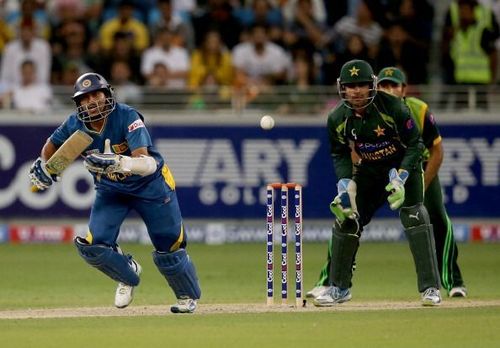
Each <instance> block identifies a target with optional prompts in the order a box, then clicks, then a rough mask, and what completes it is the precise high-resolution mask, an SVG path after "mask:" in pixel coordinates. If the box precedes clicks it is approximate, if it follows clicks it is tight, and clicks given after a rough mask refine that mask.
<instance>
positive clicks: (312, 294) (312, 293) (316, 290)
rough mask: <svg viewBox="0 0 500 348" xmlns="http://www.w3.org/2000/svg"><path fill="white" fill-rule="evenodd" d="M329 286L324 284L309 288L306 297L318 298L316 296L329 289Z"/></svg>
mask: <svg viewBox="0 0 500 348" xmlns="http://www.w3.org/2000/svg"><path fill="white" fill-rule="evenodd" d="M328 288H329V286H324V285H321V286H315V287H314V288H312V289H311V290H309V291H308V292H307V293H306V297H307V298H316V297H318V296H320V295H322V294H323V293H324V292H325V291H326V290H328Z"/></svg>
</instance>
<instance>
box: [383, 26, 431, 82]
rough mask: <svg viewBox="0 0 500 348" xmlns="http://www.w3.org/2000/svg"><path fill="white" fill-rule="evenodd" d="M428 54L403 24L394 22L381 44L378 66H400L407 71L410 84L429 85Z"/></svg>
mask: <svg viewBox="0 0 500 348" xmlns="http://www.w3.org/2000/svg"><path fill="white" fill-rule="evenodd" d="M427 62H428V52H427V50H426V49H425V48H424V47H422V46H421V45H419V44H418V43H417V42H416V41H415V40H413V39H412V37H411V36H410V35H409V34H408V32H407V31H406V30H405V29H404V27H403V24H402V22H400V21H394V22H393V23H391V24H390V25H389V27H388V28H387V29H386V31H385V34H384V38H383V39H382V41H381V43H380V49H379V53H378V55H377V58H376V64H375V65H376V66H378V67H386V66H398V67H401V69H403V70H405V71H407V76H408V84H410V85H415V84H425V83H427V82H428V81H427Z"/></svg>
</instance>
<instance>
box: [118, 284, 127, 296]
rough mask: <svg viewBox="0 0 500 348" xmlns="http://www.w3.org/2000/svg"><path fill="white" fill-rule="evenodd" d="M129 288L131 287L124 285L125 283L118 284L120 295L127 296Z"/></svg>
mask: <svg viewBox="0 0 500 348" xmlns="http://www.w3.org/2000/svg"><path fill="white" fill-rule="evenodd" d="M128 288H130V286H128V285H126V284H123V283H119V284H118V293H119V294H120V295H125V294H126V293H127V292H128V290H129V289H128Z"/></svg>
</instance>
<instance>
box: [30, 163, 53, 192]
mask: <svg viewBox="0 0 500 348" xmlns="http://www.w3.org/2000/svg"><path fill="white" fill-rule="evenodd" d="M29 178H30V181H31V184H32V185H33V186H34V187H36V189H37V190H39V191H43V190H46V189H48V188H49V187H50V186H51V185H52V183H53V182H54V181H58V180H59V177H58V176H57V175H55V174H50V173H49V172H48V171H47V168H46V166H45V162H44V161H43V160H42V158H41V157H38V158H37V159H36V160H35V162H33V164H32V165H31V167H30V173H29Z"/></svg>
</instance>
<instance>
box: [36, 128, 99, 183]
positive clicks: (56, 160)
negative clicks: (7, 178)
mask: <svg viewBox="0 0 500 348" xmlns="http://www.w3.org/2000/svg"><path fill="white" fill-rule="evenodd" d="M93 141H94V139H92V137H91V136H90V135H88V134H87V133H85V132H83V131H81V130H77V131H76V132H74V133H73V134H71V136H70V137H69V138H68V139H66V141H65V142H64V143H63V144H62V145H61V146H60V147H59V148H58V149H57V151H56V152H54V154H53V155H52V157H50V158H49V159H48V161H47V163H45V168H46V169H47V171H48V172H49V174H52V175H54V174H55V175H59V174H61V173H62V172H63V171H64V170H65V169H66V168H67V167H69V165H70V164H71V163H73V162H74V161H75V160H76V158H77V157H78V156H80V154H81V153H82V152H83V150H85V149H86V148H87V147H88V146H89V145H90V144H91V143H92V142H93ZM31 191H32V192H36V191H38V188H37V187H36V186H32V187H31Z"/></svg>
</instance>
